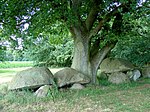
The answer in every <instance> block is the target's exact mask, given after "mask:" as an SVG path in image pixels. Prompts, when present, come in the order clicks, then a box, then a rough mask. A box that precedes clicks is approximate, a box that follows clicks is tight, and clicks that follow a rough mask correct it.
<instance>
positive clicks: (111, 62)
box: [100, 58, 134, 73]
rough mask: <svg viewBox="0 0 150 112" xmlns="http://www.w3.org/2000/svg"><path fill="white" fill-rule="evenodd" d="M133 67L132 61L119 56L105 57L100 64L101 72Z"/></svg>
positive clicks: (126, 69) (121, 70) (120, 70)
mask: <svg viewBox="0 0 150 112" xmlns="http://www.w3.org/2000/svg"><path fill="white" fill-rule="evenodd" d="M133 69H134V66H133V64H132V63H130V62H129V61H127V60H124V59H121V58H106V59H105V60H103V62H102V63H101V65H100V71H101V73H114V72H124V71H128V70H133Z"/></svg>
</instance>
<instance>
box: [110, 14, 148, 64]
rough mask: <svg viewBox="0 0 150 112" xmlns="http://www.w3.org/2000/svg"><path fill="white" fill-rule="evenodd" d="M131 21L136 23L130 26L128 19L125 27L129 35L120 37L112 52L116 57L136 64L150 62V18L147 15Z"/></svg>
mask: <svg viewBox="0 0 150 112" xmlns="http://www.w3.org/2000/svg"><path fill="white" fill-rule="evenodd" d="M131 22H132V23H134V24H132V26H130V25H131V24H130V23H129V21H128V25H127V26H126V27H125V33H126V34H127V35H123V36H122V37H121V38H120V39H119V41H118V44H117V45H116V47H115V48H114V49H113V51H112V54H113V56H115V57H119V58H124V59H127V60H129V61H131V62H133V63H134V64H135V65H138V66H143V65H144V64H148V63H150V44H149V43H150V36H149V35H150V18H149V16H148V15H146V16H145V17H141V18H140V19H138V20H134V19H133V20H132V21H131ZM129 30H131V31H129ZM129 32H130V33H129Z"/></svg>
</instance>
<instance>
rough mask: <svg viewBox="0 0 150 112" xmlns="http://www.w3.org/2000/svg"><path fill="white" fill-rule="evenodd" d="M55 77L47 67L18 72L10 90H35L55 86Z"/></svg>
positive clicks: (10, 85)
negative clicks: (45, 86)
mask: <svg viewBox="0 0 150 112" xmlns="http://www.w3.org/2000/svg"><path fill="white" fill-rule="evenodd" d="M53 82H54V77H53V75H52V73H51V71H50V70H49V69H48V68H46V67H34V68H30V69H26V70H23V71H21V72H18V73H17V74H16V75H15V76H14V77H13V79H12V80H11V82H10V84H9V86H8V89H9V90H15V89H35V88H38V87H40V86H43V85H49V84H53Z"/></svg>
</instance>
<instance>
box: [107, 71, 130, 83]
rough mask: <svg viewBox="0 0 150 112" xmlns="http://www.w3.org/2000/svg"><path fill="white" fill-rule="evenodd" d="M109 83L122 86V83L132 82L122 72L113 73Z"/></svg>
mask: <svg viewBox="0 0 150 112" xmlns="http://www.w3.org/2000/svg"><path fill="white" fill-rule="evenodd" d="M108 81H109V82H111V83H113V84H121V83H128V82H130V80H129V78H128V77H127V75H126V74H124V73H122V72H115V73H112V74H111V75H110V76H109V78H108Z"/></svg>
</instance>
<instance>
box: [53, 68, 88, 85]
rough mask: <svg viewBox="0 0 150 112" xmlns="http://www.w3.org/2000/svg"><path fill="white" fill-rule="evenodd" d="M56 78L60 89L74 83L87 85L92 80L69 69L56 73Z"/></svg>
mask: <svg viewBox="0 0 150 112" xmlns="http://www.w3.org/2000/svg"><path fill="white" fill-rule="evenodd" d="M54 77H55V80H56V82H57V86H58V87H63V86H65V85H70V84H74V83H80V84H86V83H89V82H90V79H89V78H88V77H87V76H86V75H84V74H82V73H80V72H78V71H76V70H75V69H73V68H68V67H67V68H64V69H62V70H60V71H58V72H56V73H55V74H54Z"/></svg>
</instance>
